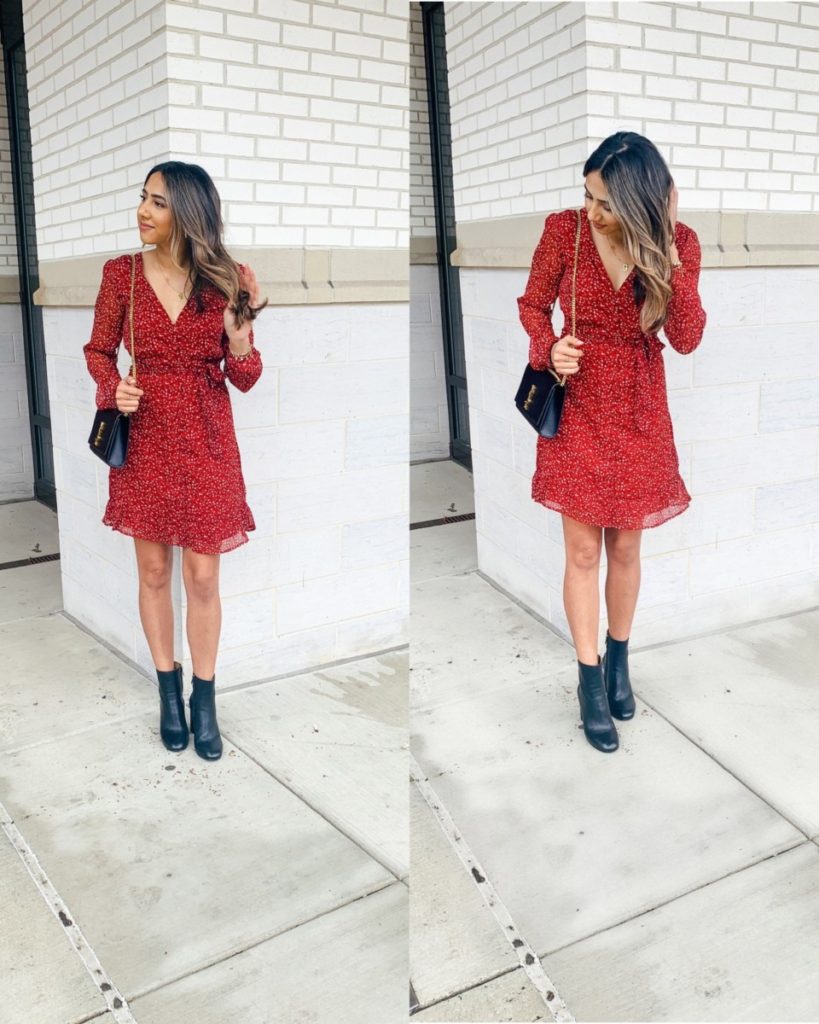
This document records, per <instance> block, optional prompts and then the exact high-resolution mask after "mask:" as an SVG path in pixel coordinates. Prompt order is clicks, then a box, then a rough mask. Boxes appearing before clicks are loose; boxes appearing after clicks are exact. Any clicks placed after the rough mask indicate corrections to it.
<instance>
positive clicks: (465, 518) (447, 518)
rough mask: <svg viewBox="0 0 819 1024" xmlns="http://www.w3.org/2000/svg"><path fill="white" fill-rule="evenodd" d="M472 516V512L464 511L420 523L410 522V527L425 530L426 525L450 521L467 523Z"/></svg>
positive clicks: (473, 515) (443, 523)
mask: <svg viewBox="0 0 819 1024" xmlns="http://www.w3.org/2000/svg"><path fill="white" fill-rule="evenodd" d="M474 518H475V513H474V512H465V513H464V514H463V515H462V516H444V518H443V519H425V520H424V522H422V523H410V529H411V530H425V529H426V528H427V527H428V526H448V525H449V524H450V523H468V522H469V521H470V520H471V519H474Z"/></svg>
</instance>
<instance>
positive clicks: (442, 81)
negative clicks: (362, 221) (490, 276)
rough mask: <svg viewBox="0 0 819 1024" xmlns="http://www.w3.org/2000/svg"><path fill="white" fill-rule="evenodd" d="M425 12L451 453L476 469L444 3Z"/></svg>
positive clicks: (428, 5) (425, 7)
mask: <svg viewBox="0 0 819 1024" xmlns="http://www.w3.org/2000/svg"><path fill="white" fill-rule="evenodd" d="M421 12H422V17H423V24H424V60H425V63H426V72H427V96H428V103H429V135H430V150H431V154H432V178H433V194H434V203H435V234H436V240H437V253H438V280H439V283H440V290H441V322H442V324H443V335H444V356H445V362H446V396H447V407H448V409H449V437H450V442H449V450H450V454H451V456H452V458H453V459H455V460H456V461H457V462H461V463H463V464H464V465H465V466H467V467H468V468H470V469H471V467H472V448H471V445H470V438H469V396H468V393H467V385H466V357H465V355H464V333H463V321H462V317H461V286H460V281H459V279H458V268H457V267H453V266H452V265H451V264H450V257H451V255H452V253H453V252H454V251H455V249H456V247H457V240H456V232H455V198H454V194H453V189H452V145H451V139H450V122H449V85H448V82H447V63H446V26H445V23H444V5H443V3H422V4H421Z"/></svg>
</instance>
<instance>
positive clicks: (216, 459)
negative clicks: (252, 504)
mask: <svg viewBox="0 0 819 1024" xmlns="http://www.w3.org/2000/svg"><path fill="white" fill-rule="evenodd" d="M135 260H136V264H135V277H134V345H135V348H136V369H137V386H138V387H140V388H142V389H143V391H144V392H145V393H144V394H143V396H142V397H141V398H140V401H139V408H138V409H137V411H136V412H135V413H132V414H131V417H130V420H131V423H130V436H129V440H128V457H127V459H126V461H125V464H124V465H123V466H121V467H120V468H118V469H111V471H110V476H109V498H108V504H107V507H106V509H105V514H104V516H103V520H102V521H103V522H104V523H105V524H106V525H108V526H111V527H113V529H115V530H119V531H120V532H121V533H125V534H128V535H129V536H131V537H138V538H141V539H143V540H150V541H156V542H159V543H162V544H173V545H178V546H179V547H183V548H190V549H191V550H192V551H196V552H199V553H202V554H219V553H222V552H224V551H230V550H231V549H232V548H235V547H238V546H239V545H240V544H244V543H245V542H246V541H247V539H248V537H247V531H248V530H253V529H255V523H254V521H253V514H252V513H251V511H250V508H249V507H248V505H247V501H246V492H245V483H244V479H243V477H242V467H241V460H240V457H239V447H238V445H237V443H236V432H235V429H234V426H233V413H232V410H231V405H230V396H229V394H228V391H227V387H226V385H225V380H226V379H227V380H229V381H230V382H231V384H233V385H234V387H236V388H238V389H239V390H240V391H247V390H248V389H249V388H251V387H252V386H253V385H254V384H255V383H256V381H257V380H258V378H259V375H260V374H261V372H262V361H261V356H260V355H259V352H258V350H257V349H256V348H255V347H254V348H252V351H251V354H250V355H248V356H247V357H246V358H244V359H239V358H237V357H236V356H234V355H232V353H231V352H230V348H229V345H228V339H227V335H226V334H225V331H224V319H223V317H224V309H225V305H226V300H225V297H224V296H223V295H222V294H221V293H220V292H219V291H217V289H216V288H214V287H213V286H212V285H210V284H206V285H205V286H204V288H203V289H202V290H201V291H200V293H199V296H198V297H197V296H196V295H191V296H190V297H189V298H188V301H187V303H186V305H185V306H184V308H183V309H182V312H181V313H180V314H179V317H178V318H177V320H176V322H175V323H173V322H172V321H171V319H170V317H169V316H168V314H167V313H166V311H165V309H164V307H163V306H162V304H161V302H160V301H159V298H158V297H157V295H156V292H155V291H154V290H153V288H152V287H151V285H150V283H149V282H148V279H147V278H146V277H145V273H144V270H143V264H142V254H141V253H137V254H136V256H135ZM130 289H131V257H130V256H128V255H125V256H118V257H116V258H115V259H111V260H108V262H107V263H106V264H105V266H104V267H103V272H102V284H101V286H100V290H99V294H98V295H97V301H96V305H95V308H94V326H93V330H92V332H91V339H90V341H89V342H88V344H87V345H85V346H84V348H83V352H84V353H85V358H86V362H87V364H88V371H89V373H90V374H91V376H92V377H93V378H94V380H95V381H96V383H97V399H96V400H97V407H98V408H100V409H106V408H109V409H110V408H113V407H115V406H116V398H115V394H116V390H117V385H118V384H119V381H120V374H119V371H118V369H117V350H118V349H119V345H120V342H123V343H124V344H125V347H126V349H127V350H128V351H129V352H130V333H129V322H128V305H129V302H130ZM200 306H201V308H200ZM252 340H253V335H252V333H251V343H252Z"/></svg>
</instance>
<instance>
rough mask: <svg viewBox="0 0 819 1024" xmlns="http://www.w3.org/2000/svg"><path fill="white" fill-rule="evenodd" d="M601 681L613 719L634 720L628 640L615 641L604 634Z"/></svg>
mask: <svg viewBox="0 0 819 1024" xmlns="http://www.w3.org/2000/svg"><path fill="white" fill-rule="evenodd" d="M603 679H604V681H605V684H606V694H607V696H608V698H609V709H610V711H611V713H612V715H614V717H615V718H619V719H620V720H621V721H626V720H627V719H629V718H634V708H635V705H634V694H633V693H632V692H631V680H630V679H629V676H628V640H615V639H614V638H613V637H611V636H609V634H608V632H606V653H605V654H604V655H603Z"/></svg>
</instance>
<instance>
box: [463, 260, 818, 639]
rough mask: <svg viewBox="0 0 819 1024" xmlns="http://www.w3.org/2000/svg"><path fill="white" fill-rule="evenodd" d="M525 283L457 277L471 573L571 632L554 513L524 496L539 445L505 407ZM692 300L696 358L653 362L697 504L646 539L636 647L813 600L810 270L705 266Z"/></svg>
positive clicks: (814, 326) (522, 352)
mask: <svg viewBox="0 0 819 1024" xmlns="http://www.w3.org/2000/svg"><path fill="white" fill-rule="evenodd" d="M527 276H528V275H527V272H526V271H522V270H483V269H462V270H461V288H462V293H463V297H464V306H465V308H466V309H468V310H469V313H468V315H467V316H466V317H465V320H464V329H465V340H466V355H467V363H468V367H469V374H470V428H471V431H472V455H473V467H474V480H475V502H476V520H477V534H478V563H479V566H480V569H481V571H482V572H483V573H484V574H485V575H487V576H488V577H489V578H491V579H493V580H494V581H495V582H497V583H498V584H499V585H500V586H502V587H503V588H504V589H506V590H508V591H509V592H510V593H512V594H514V596H515V597H517V598H518V599H519V600H521V601H523V602H524V603H525V604H527V605H528V606H529V607H531V608H532V609H533V610H535V611H536V612H537V613H538V614H540V615H542V616H543V617H544V618H545V619H547V620H548V621H549V622H551V623H552V624H553V625H554V626H555V627H556V628H557V629H558V630H559V631H560V632H562V633H563V634H564V635H566V636H567V637H568V635H569V633H568V624H567V622H566V618H565V614H564V611H563V602H562V596H561V588H562V575H563V542H562V531H561V523H560V517H559V516H558V515H557V514H556V513H554V512H552V511H549V510H547V509H545V508H543V507H542V506H540V505H538V504H536V503H535V502H533V501H532V499H531V490H530V489H531V478H532V474H533V472H534V465H535V444H536V435H535V433H534V431H533V430H532V429H531V428H530V427H529V426H528V424H526V423H525V421H524V420H523V418H522V417H521V416H520V414H519V413H518V412H517V410H516V409H515V406H514V402H513V398H514V394H515V391H516V389H517V385H518V383H519V380H520V373H521V368H522V367H523V366H525V363H526V358H527V353H528V339H527V337H526V335H525V333H524V331H523V329H522V328H521V326H520V323H519V321H518V318H517V305H516V301H515V300H516V298H517V296H519V295H521V294H522V293H523V289H524V287H525V284H526V278H527ZM700 293H701V296H702V301H703V305H704V307H705V309H706V311H707V313H708V324H707V327H706V332H705V336H704V338H703V341H702V344H701V346H700V348H699V349H697V351H696V352H695V353H694V354H693V355H689V356H682V355H679V354H678V353H676V352H674V351H673V350H672V349H671V348H670V346H669V347H667V348H666V349H665V351H664V353H663V355H664V358H665V367H666V374H667V378H668V388H669V406H670V409H671V416H672V420H673V423H674V433H675V438H676V443H677V449H678V452H679V456H680V469H681V473H682V476H683V479H684V480H685V482H686V485H687V487H688V489H689V492H690V493H691V496H692V499H693V500H692V503H691V506H690V507H689V509H688V511H686V512H685V513H683V515H681V516H679V517H677V518H676V519H673V520H671V521H669V522H668V523H666V524H664V525H663V526H660V527H657V528H655V529H651V530H646V531H645V532H644V534H643V553H644V564H643V586H642V592H641V596H640V602H639V606H638V611H637V618H636V621H635V627H634V632H633V637H634V641H635V643H636V644H640V645H642V644H649V643H656V642H660V641H663V640H668V639H673V638H678V637H683V636H688V635H691V634H695V633H699V632H703V631H708V630H713V629H716V628H723V627H727V626H730V625H733V624H736V623H741V622H748V621H751V620H754V619H758V618H764V617H766V616H772V615H781V614H785V613H787V612H791V611H796V610H798V609H803V608H805V607H810V606H812V605H815V604H816V603H817V601H819V527H817V523H819V346H817V345H816V343H815V339H816V338H817V336H819V268H815V267H798V268H795V267H773V268H761V267H760V268H738V269H706V270H703V271H702V276H701V278H700ZM554 323H555V329H556V330H557V331H558V333H559V331H560V328H561V323H562V321H561V315H560V313H559V312H557V313H556V315H555V319H554ZM772 339H773V340H774V343H775V345H774V347H775V349H776V353H777V354H776V357H775V358H772V355H771V352H772V349H771V343H772ZM601 607H604V606H603V605H601ZM603 629H604V622H603V621H602V617H601V631H602V630H603Z"/></svg>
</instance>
